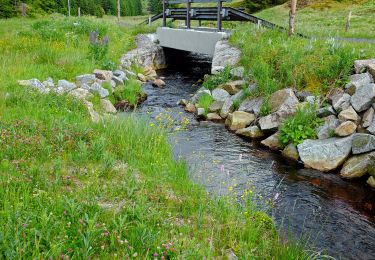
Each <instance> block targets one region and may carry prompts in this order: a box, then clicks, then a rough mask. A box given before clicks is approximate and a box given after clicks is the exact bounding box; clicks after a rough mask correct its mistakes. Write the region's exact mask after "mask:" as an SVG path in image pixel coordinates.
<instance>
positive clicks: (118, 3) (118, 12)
mask: <svg viewBox="0 0 375 260" xmlns="http://www.w3.org/2000/svg"><path fill="white" fill-rule="evenodd" d="M120 17H121V6H120V0H117V21H118V22H120Z"/></svg>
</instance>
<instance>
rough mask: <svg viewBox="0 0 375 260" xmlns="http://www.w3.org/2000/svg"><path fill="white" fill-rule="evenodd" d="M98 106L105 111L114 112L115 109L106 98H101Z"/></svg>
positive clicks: (115, 111)
mask: <svg viewBox="0 0 375 260" xmlns="http://www.w3.org/2000/svg"><path fill="white" fill-rule="evenodd" d="M100 106H101V108H102V110H103V111H104V112H105V113H109V114H116V113H117V110H116V108H115V107H114V106H113V104H112V103H111V101H109V100H108V99H101V100H100Z"/></svg>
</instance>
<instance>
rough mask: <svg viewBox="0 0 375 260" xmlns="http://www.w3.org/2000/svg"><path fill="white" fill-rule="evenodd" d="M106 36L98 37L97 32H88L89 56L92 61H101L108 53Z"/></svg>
mask: <svg viewBox="0 0 375 260" xmlns="http://www.w3.org/2000/svg"><path fill="white" fill-rule="evenodd" d="M108 43H109V39H108V36H105V37H104V38H103V39H100V38H99V33H98V32H91V33H90V45H89V57H90V58H91V59H93V60H94V61H102V60H104V58H106V57H107V54H108Z"/></svg>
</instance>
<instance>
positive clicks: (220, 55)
mask: <svg viewBox="0 0 375 260" xmlns="http://www.w3.org/2000/svg"><path fill="white" fill-rule="evenodd" d="M240 57H241V51H240V50H239V49H237V48H235V47H232V46H230V44H229V42H228V41H227V40H221V41H218V42H217V43H216V45H215V51H214V56H213V59H212V66H211V74H217V73H219V72H221V71H223V70H224V68H225V67H226V66H231V67H233V66H235V65H236V64H237V63H238V62H239V60H240Z"/></svg>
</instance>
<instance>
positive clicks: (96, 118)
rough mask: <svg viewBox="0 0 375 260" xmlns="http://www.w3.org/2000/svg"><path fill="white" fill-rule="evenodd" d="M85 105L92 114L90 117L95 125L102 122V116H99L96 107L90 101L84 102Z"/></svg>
mask: <svg viewBox="0 0 375 260" xmlns="http://www.w3.org/2000/svg"><path fill="white" fill-rule="evenodd" d="M84 104H85V106H86V108H87V110H88V112H89V114H90V117H91V120H92V121H93V122H94V123H99V122H100V116H99V114H98V113H97V112H96V111H95V110H94V105H93V104H92V103H91V102H90V101H87V100H84Z"/></svg>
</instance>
